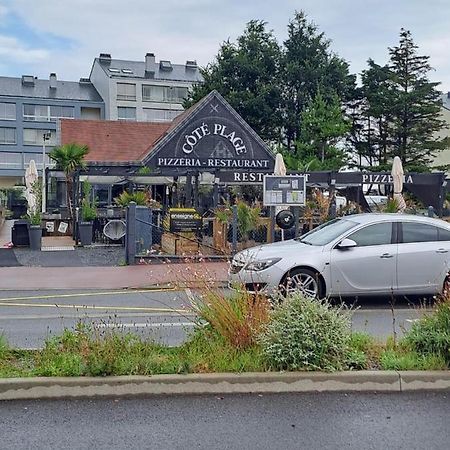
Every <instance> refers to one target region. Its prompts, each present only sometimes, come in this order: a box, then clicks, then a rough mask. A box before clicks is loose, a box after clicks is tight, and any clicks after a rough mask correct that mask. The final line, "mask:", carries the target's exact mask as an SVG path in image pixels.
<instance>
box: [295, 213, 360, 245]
mask: <svg viewBox="0 0 450 450" xmlns="http://www.w3.org/2000/svg"><path fill="white" fill-rule="evenodd" d="M357 225H358V224H357V223H356V222H352V221H351V220H346V219H334V220H330V221H329V222H325V223H324V224H322V225H320V226H319V227H317V228H314V230H311V231H310V232H309V233H306V234H305V235H303V236H302V237H301V238H299V239H297V240H298V241H299V242H302V243H304V244H308V245H326V244H329V243H330V242H331V241H333V240H334V239H336V238H338V237H339V236H340V235H341V234H342V233H345V232H346V231H349V230H351V229H352V228H354V227H356V226H357Z"/></svg>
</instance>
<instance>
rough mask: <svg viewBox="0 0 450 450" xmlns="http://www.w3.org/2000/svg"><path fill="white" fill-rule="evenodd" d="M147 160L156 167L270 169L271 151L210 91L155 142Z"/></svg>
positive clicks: (272, 162)
mask: <svg viewBox="0 0 450 450" xmlns="http://www.w3.org/2000/svg"><path fill="white" fill-rule="evenodd" d="M149 161H150V164H149V165H154V166H156V167H159V168H192V169H193V170H197V171H208V170H209V171H215V170H217V169H220V170H251V171H253V170H255V171H258V170H259V171H271V170H273V166H274V155H273V154H272V152H271V151H270V150H269V149H268V147H267V146H266V145H265V144H264V142H263V141H262V140H261V139H260V138H259V137H258V135H257V134H256V133H255V132H254V131H253V130H252V129H251V128H250V127H249V126H248V125H247V124H246V123H245V121H244V120H243V119H242V118H241V117H240V116H239V115H238V114H237V113H236V111H234V110H233V108H232V107H231V106H230V105H229V104H228V103H227V102H226V101H225V100H224V99H223V98H222V97H221V96H220V95H219V94H218V93H217V92H214V91H213V92H212V93H211V94H209V95H208V96H206V97H205V98H204V99H203V100H201V101H200V102H199V103H198V104H197V105H196V106H194V108H193V110H192V111H190V112H189V113H188V115H187V116H186V117H185V118H184V119H183V120H182V121H181V122H180V124H179V125H178V126H177V127H175V128H174V130H173V132H172V133H169V134H167V135H166V136H165V137H164V138H163V139H162V140H161V142H160V143H159V144H157V145H156V147H155V148H154V150H153V151H152V152H151V154H150V157H149Z"/></svg>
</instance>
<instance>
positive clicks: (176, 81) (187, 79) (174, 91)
mask: <svg viewBox="0 0 450 450" xmlns="http://www.w3.org/2000/svg"><path fill="white" fill-rule="evenodd" d="M89 78H90V80H91V82H92V84H93V85H94V87H95V88H96V89H97V91H98V92H99V94H100V95H101V97H102V98H103V99H104V101H105V118H106V119H107V120H129V121H138V122H170V121H172V120H173V119H174V118H175V117H176V116H177V115H179V114H180V113H182V112H183V106H182V103H183V99H184V98H185V97H186V95H187V92H188V89H189V88H190V87H191V86H192V85H193V84H194V83H199V82H202V80H203V78H202V76H201V74H200V71H199V68H198V66H197V63H196V62H195V61H186V63H185V64H172V62H171V61H167V60H161V61H159V62H157V61H156V58H155V55H154V54H153V53H147V54H146V55H145V60H143V61H126V60H121V59H113V58H112V57H111V55H110V54H108V53H100V56H99V57H98V58H95V60H94V63H93V65H92V69H91V73H90V77H89Z"/></svg>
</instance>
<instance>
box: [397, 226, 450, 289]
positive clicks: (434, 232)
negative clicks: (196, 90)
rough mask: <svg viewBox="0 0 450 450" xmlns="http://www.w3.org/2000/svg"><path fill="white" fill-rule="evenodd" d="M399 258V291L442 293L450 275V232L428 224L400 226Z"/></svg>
mask: <svg viewBox="0 0 450 450" xmlns="http://www.w3.org/2000/svg"><path fill="white" fill-rule="evenodd" d="M399 238H400V239H399V246H398V259H397V277H398V289H399V292H401V293H405V294H408V293H410V294H427V293H432V294H434V293H436V292H440V291H441V289H442V286H443V283H444V279H445V276H446V274H447V273H448V267H449V258H450V232H449V231H448V230H446V229H444V228H442V229H441V228H438V227H435V226H433V225H430V224H427V223H419V222H407V221H404V222H402V223H401V228H400V236H399Z"/></svg>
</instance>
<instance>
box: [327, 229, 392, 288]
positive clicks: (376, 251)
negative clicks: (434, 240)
mask: <svg viewBox="0 0 450 450" xmlns="http://www.w3.org/2000/svg"><path fill="white" fill-rule="evenodd" d="M393 231H394V226H393V223H392V222H380V223H375V224H370V225H367V226H365V227H363V228H360V229H359V230H357V231H355V232H353V233H351V234H349V235H348V236H346V237H347V238H348V239H352V240H353V241H355V242H356V247H352V248H348V249H343V250H341V249H339V248H338V247H337V246H334V248H333V249H332V250H331V257H330V269H331V270H330V272H331V290H332V291H333V295H370V294H385V293H390V292H393V291H395V289H396V284H395V279H396V273H395V269H396V261H397V244H396V243H395V242H396V241H395V236H394V233H393Z"/></svg>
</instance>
